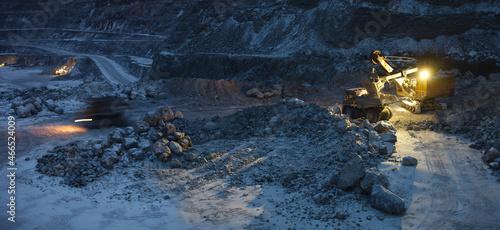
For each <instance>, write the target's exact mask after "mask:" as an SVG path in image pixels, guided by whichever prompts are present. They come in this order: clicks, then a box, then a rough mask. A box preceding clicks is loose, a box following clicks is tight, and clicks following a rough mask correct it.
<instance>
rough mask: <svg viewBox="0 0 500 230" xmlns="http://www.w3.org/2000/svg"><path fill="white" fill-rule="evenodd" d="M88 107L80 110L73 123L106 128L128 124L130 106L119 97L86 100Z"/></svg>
mask: <svg viewBox="0 0 500 230" xmlns="http://www.w3.org/2000/svg"><path fill="white" fill-rule="evenodd" d="M84 101H85V103H87V104H88V105H89V106H88V107H87V108H86V109H84V110H81V111H80V113H79V115H78V117H77V119H76V120H75V122H82V123H84V124H86V125H91V126H99V127H100V128H102V127H108V126H110V125H117V126H123V125H126V124H127V123H128V121H127V117H128V116H129V113H130V110H131V109H132V107H133V106H132V105H131V104H130V103H129V102H126V101H125V100H123V99H122V98H119V97H111V96H108V97H99V98H86V99H85V100H84Z"/></svg>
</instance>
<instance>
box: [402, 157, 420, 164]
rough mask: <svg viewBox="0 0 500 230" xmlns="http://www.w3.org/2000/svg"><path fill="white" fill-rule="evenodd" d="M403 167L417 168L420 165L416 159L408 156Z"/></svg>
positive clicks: (404, 159)
mask: <svg viewBox="0 0 500 230" xmlns="http://www.w3.org/2000/svg"><path fill="white" fill-rule="evenodd" d="M402 164H403V166H415V165H417V164H418V160H417V159H416V158H415V157H411V156H407V157H404V158H403V162H402Z"/></svg>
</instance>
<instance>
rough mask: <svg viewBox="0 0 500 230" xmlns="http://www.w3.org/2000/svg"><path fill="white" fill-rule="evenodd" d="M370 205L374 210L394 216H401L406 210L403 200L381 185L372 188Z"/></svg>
mask: <svg viewBox="0 0 500 230" xmlns="http://www.w3.org/2000/svg"><path fill="white" fill-rule="evenodd" d="M370 203H371V205H372V207H374V208H378V209H381V210H383V211H385V212H388V213H393V214H399V213H401V212H403V211H404V209H405V201H404V200H403V198H401V197H399V196H398V195H396V194H394V193H393V192H391V191H390V190H389V189H386V188H385V187H383V186H382V185H379V184H375V185H374V186H373V188H372V192H371V196H370Z"/></svg>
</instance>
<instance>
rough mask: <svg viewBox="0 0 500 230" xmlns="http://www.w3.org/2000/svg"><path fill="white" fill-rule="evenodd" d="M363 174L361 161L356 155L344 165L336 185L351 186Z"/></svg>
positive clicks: (340, 186) (344, 187)
mask: <svg viewBox="0 0 500 230" xmlns="http://www.w3.org/2000/svg"><path fill="white" fill-rule="evenodd" d="M364 174H365V172H364V170H363V162H362V160H361V158H360V157H356V158H354V159H352V160H350V161H349V162H347V164H345V165H344V169H342V171H341V172H340V175H339V180H338V181H337V187H339V188H340V189H347V188H349V187H352V186H353V185H354V184H356V182H357V181H358V180H359V179H360V178H362V177H363V176H364Z"/></svg>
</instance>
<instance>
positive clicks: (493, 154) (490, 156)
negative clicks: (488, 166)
mask: <svg viewBox="0 0 500 230" xmlns="http://www.w3.org/2000/svg"><path fill="white" fill-rule="evenodd" d="M499 157H500V152H499V151H498V149H497V148H495V147H491V148H490V149H488V151H486V152H485V153H484V161H486V162H492V161H494V160H495V159H497V158H499Z"/></svg>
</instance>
